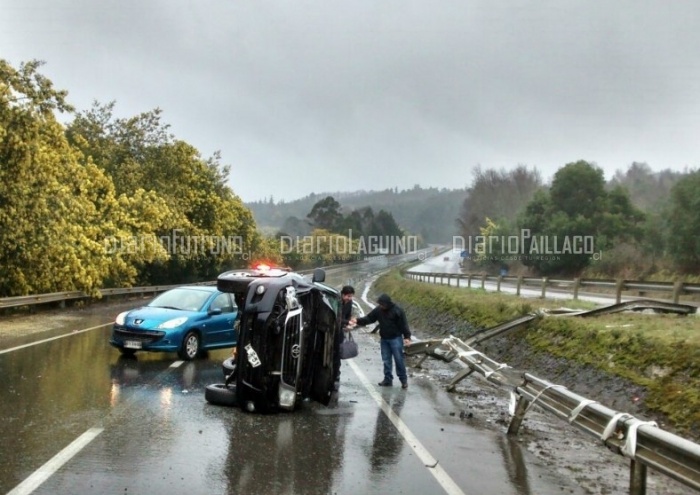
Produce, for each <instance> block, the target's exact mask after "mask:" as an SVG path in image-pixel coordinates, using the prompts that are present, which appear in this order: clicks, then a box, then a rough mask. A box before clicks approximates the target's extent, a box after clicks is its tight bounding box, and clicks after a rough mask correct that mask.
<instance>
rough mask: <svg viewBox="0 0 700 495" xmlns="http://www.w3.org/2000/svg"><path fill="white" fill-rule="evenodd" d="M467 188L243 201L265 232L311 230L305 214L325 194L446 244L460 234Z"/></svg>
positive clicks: (343, 204)
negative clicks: (381, 213) (389, 217)
mask: <svg viewBox="0 0 700 495" xmlns="http://www.w3.org/2000/svg"><path fill="white" fill-rule="evenodd" d="M465 195H466V189H436V188H422V187H420V186H419V185H416V186H414V187H413V188H412V189H405V190H398V189H396V188H394V189H385V190H382V191H355V192H339V191H336V192H327V193H319V194H310V195H308V196H306V197H304V198H300V199H297V200H295V201H287V202H285V201H280V202H275V201H274V199H273V198H268V199H266V200H262V201H254V202H249V203H246V206H247V207H248V208H250V210H251V211H252V212H253V216H254V217H255V221H256V222H257V224H258V225H259V226H260V227H261V229H263V230H264V231H267V232H277V231H283V232H288V233H291V234H294V235H304V234H307V233H309V232H310V230H309V229H310V226H309V223H308V221H307V219H306V215H307V214H308V213H309V212H310V211H311V209H312V208H313V206H314V204H316V203H317V202H318V201H320V200H322V199H323V198H325V197H327V196H331V197H333V198H334V199H335V200H336V201H338V203H339V204H340V209H341V212H343V213H345V214H349V213H350V212H351V211H353V210H358V209H360V208H364V207H370V208H372V209H373V210H375V211H381V210H384V211H386V212H388V213H391V215H392V216H393V217H394V218H395V219H396V222H397V223H398V224H399V226H400V227H401V228H402V229H404V230H405V231H406V232H408V233H411V234H413V235H417V236H420V238H421V239H422V240H423V241H425V242H428V243H445V242H448V241H449V240H450V239H451V238H452V236H453V235H458V234H459V229H458V228H457V224H456V223H455V219H456V218H457V217H458V216H459V211H460V206H461V204H462V201H463V200H464V197H465Z"/></svg>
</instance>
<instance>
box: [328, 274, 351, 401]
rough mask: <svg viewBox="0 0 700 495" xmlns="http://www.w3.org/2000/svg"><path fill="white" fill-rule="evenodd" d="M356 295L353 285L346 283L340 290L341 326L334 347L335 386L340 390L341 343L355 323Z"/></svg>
mask: <svg viewBox="0 0 700 495" xmlns="http://www.w3.org/2000/svg"><path fill="white" fill-rule="evenodd" d="M354 295H355V288H354V287H353V286H352V285H346V286H344V287H343V288H342V289H341V290H340V298H341V300H342V305H341V307H340V327H339V328H338V332H337V334H336V336H335V349H333V377H334V381H335V383H334V386H333V388H334V389H335V390H336V392H337V391H338V389H339V388H340V344H342V343H343V341H344V340H345V332H347V331H348V330H349V327H352V326H353V325H352V324H351V323H350V320H351V319H352V298H353V296H354Z"/></svg>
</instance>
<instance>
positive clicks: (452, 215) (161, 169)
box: [0, 59, 700, 297]
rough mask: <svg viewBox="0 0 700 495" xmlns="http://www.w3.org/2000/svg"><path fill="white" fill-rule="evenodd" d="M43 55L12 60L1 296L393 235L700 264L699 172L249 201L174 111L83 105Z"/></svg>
mask: <svg viewBox="0 0 700 495" xmlns="http://www.w3.org/2000/svg"><path fill="white" fill-rule="evenodd" d="M40 67H41V63H39V62H36V61H31V62H27V63H24V64H21V65H20V67H19V68H15V67H13V66H11V65H10V64H9V63H7V62H6V61H4V60H1V59H0V179H1V180H0V266H2V270H1V271H0V297H6V296H14V295H25V294H36V293H46V292H58V291H70V290H81V291H85V292H87V293H91V294H99V291H100V289H101V288H108V287H124V286H130V285H154V284H166V283H171V284H178V283H187V282H190V281H200V280H212V279H213V278H214V277H215V276H216V275H217V274H218V273H220V272H221V271H224V270H228V269H231V268H235V267H244V266H249V265H250V264H251V263H252V262H253V261H256V260H266V261H269V262H271V263H275V264H283V263H284V264H288V265H289V266H291V267H292V268H300V267H307V266H319V265H322V264H326V263H331V262H333V263H335V262H338V261H348V260H349V258H348V257H343V256H340V257H339V256H338V255H339V254H342V255H344V254H347V253H350V252H351V253H355V254H354V258H353V259H356V258H357V253H359V255H360V256H362V255H363V254H365V253H366V254H374V253H373V252H370V250H367V249H363V248H366V242H367V241H366V239H372V238H377V237H382V236H384V237H402V236H404V237H405V236H412V237H416V238H418V239H420V242H421V244H422V243H425V242H438V243H443V244H447V243H449V242H450V240H452V239H455V238H457V239H461V240H462V241H463V246H462V250H463V252H465V253H467V254H468V255H469V256H467V257H465V262H466V264H465V268H466V269H479V270H486V271H497V270H504V269H505V270H510V271H514V272H515V271H518V272H521V273H524V272H529V273H535V274H543V275H546V274H585V275H587V276H606V277H610V276H615V277H625V278H647V277H657V278H665V279H670V278H675V277H677V276H686V277H687V276H692V275H697V274H698V273H699V272H700V236H698V232H700V171H697V170H686V171H684V172H673V171H670V170H664V171H661V172H653V171H652V170H651V168H650V167H649V166H648V165H646V164H644V163H633V164H632V165H631V166H630V167H629V169H628V170H626V171H619V172H617V173H616V174H615V176H614V177H613V178H612V179H611V180H609V181H607V182H606V181H605V178H604V174H603V171H602V170H601V169H600V168H599V167H597V166H596V165H595V164H594V163H590V162H586V161H576V162H572V163H569V164H566V165H563V166H562V167H561V168H560V169H559V170H558V171H557V172H556V174H555V175H554V177H553V179H552V180H551V182H550V183H544V181H543V180H542V178H541V176H540V174H539V172H538V171H537V169H536V168H528V167H524V166H519V167H516V168H515V169H513V170H509V171H505V170H500V171H498V170H490V169H483V170H482V169H480V168H477V169H476V170H475V171H474V176H473V180H472V182H471V185H470V186H469V187H466V188H464V189H454V190H448V189H441V190H438V189H434V188H427V189H425V188H422V187H420V186H418V185H416V186H415V187H414V188H412V189H409V190H401V191H399V190H397V189H386V190H383V191H369V192H368V191H359V192H354V193H348V192H337V193H324V194H313V195H310V196H307V197H306V198H302V199H300V200H297V201H293V202H289V203H283V202H282V203H275V202H274V200H273V199H272V198H269V199H268V200H265V201H260V202H256V203H250V204H247V205H246V204H243V202H242V201H241V199H240V198H239V197H238V196H237V195H236V194H235V193H234V192H233V190H232V189H231V187H230V182H229V179H230V177H229V175H230V170H229V167H228V166H226V165H224V164H222V163H221V159H220V157H219V156H218V155H216V154H215V155H214V156H211V157H204V156H202V155H201V154H200V152H199V151H198V150H197V149H196V148H195V147H193V146H192V145H190V144H188V143H187V142H184V141H183V140H181V139H178V138H176V137H175V136H173V135H172V134H171V133H170V130H169V126H168V125H167V124H165V123H164V122H163V120H162V112H161V111H160V109H155V110H151V111H146V112H144V113H141V114H139V115H136V116H132V117H128V118H117V117H115V115H114V106H115V103H113V102H111V103H106V104H101V103H98V102H95V103H94V104H93V106H92V107H91V108H90V109H88V110H84V111H76V110H75V109H74V108H72V107H71V105H70V104H68V102H67V92H66V91H63V90H58V89H56V88H54V87H53V84H52V82H51V81H50V80H48V79H47V78H46V77H45V76H43V75H42V74H41V73H40V72H39V69H40ZM59 114H62V115H63V118H62V120H61V121H59V119H58V115H59ZM64 122H66V123H64ZM299 236H302V238H301V239H299ZM485 240H488V243H486V242H484V241H485ZM472 241H475V242H473V243H472ZM480 241H481V242H480ZM470 243H472V244H473V245H472V244H470ZM340 247H342V249H339V248H340ZM409 247H410V248H414V247H415V245H411V246H409ZM552 247H553V249H554V250H553V252H554V256H549V254H551V253H550V252H551V251H552ZM403 249H405V247H403V246H402V247H400V249H399V251H400V250H403ZM380 252H387V248H386V247H385V246H383V247H380ZM388 252H396V250H394V249H393V248H391V249H389V250H388ZM543 253H544V254H545V256H540V255H541V254H543ZM300 254H301V256H300ZM513 254H516V255H518V256H512V255H513ZM523 254H524V256H520V255H523ZM340 258H342V259H340Z"/></svg>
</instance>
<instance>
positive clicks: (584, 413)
mask: <svg viewBox="0 0 700 495" xmlns="http://www.w3.org/2000/svg"><path fill="white" fill-rule="evenodd" d="M636 302H637V303H640V304H637V305H634V307H633V308H631V307H629V305H625V304H622V305H620V304H618V305H613V307H609V308H607V310H606V311H601V310H605V309H606V308H598V309H595V310H592V311H590V312H586V311H584V312H572V313H569V315H570V316H595V315H596V314H598V315H599V314H608V313H613V312H617V311H625V310H630V309H632V310H638V309H654V310H656V311H672V312H677V313H681V314H689V313H687V312H685V311H686V308H673V307H670V306H674V305H670V306H669V303H664V305H665V306H664V307H663V308H660V307H659V308H655V307H654V304H653V303H654V301H636ZM641 303H652V304H650V305H649V307H646V308H645V307H642V304H641ZM676 306H686V305H676ZM690 308H693V307H692V306H691V307H690ZM690 312H694V308H693V310H691V311H690ZM590 313H593V314H590ZM554 314H557V315H561V314H565V313H559V312H555V313H554ZM545 315H546V313H543V312H540V313H538V314H530V315H525V316H522V317H519V318H515V319H513V320H510V321H507V322H505V323H501V324H499V325H496V326H494V327H491V328H487V329H485V330H481V331H479V332H477V333H476V334H474V335H472V336H471V337H470V338H469V339H467V340H466V341H462V340H461V339H459V338H457V337H455V336H450V337H447V338H444V339H431V340H425V341H419V342H414V343H413V344H411V345H410V346H407V347H406V348H405V352H406V354H407V355H419V354H424V355H423V357H422V358H421V359H420V361H419V362H418V363H417V364H416V366H417V367H420V366H421V365H422V363H423V362H424V361H425V359H427V358H428V357H433V358H435V359H438V360H440V361H444V362H456V363H458V364H459V365H460V366H461V367H462V368H463V370H461V371H459V372H457V374H456V375H455V376H454V377H453V378H452V380H451V381H450V382H449V384H448V385H447V389H448V390H454V388H455V387H456V385H457V383H459V382H460V381H461V380H463V379H464V378H466V377H468V376H469V375H471V374H472V373H474V372H478V373H479V374H481V375H482V376H483V377H484V378H486V380H487V381H489V382H491V383H494V384H496V385H498V386H500V387H502V388H506V389H509V390H510V391H511V407H510V411H509V412H510V414H511V421H510V424H509V426H508V431H507V434H508V435H515V434H517V432H518V430H519V428H520V426H521V424H522V422H523V419H524V418H525V414H526V413H527V411H529V410H530V408H531V407H532V406H534V405H536V406H538V407H539V408H541V409H543V410H544V411H546V412H549V413H552V414H554V415H555V416H557V417H559V418H561V419H564V420H566V421H567V422H569V423H570V424H571V425H573V426H575V427H577V428H579V429H581V430H583V431H584V432H586V433H588V434H589V435H593V436H595V437H597V438H599V439H600V440H601V442H602V443H603V444H604V445H605V446H606V447H607V448H609V449H610V450H611V451H613V452H615V453H617V454H620V455H622V456H624V457H627V458H628V459H630V485H629V487H630V488H629V493H630V495H645V494H646V477H647V469H648V468H651V469H654V470H656V471H657V472H659V473H662V474H664V475H666V476H669V477H670V478H673V479H675V480H677V481H679V482H680V483H682V484H684V485H686V486H689V487H691V488H694V489H695V490H699V491H700V445H698V444H696V443H693V442H691V441H689V440H686V439H684V438H682V437H679V436H677V435H675V434H673V433H670V432H667V431H664V430H663V429H661V428H658V427H657V425H656V423H654V422H647V421H641V420H639V419H637V418H635V417H634V416H632V415H630V414H627V413H623V412H618V411H614V410H612V409H610V408H608V407H606V406H604V405H602V404H599V403H598V402H596V401H593V400H590V399H587V398H585V397H582V396H580V395H577V394H575V393H574V392H572V391H570V390H568V389H567V388H566V387H564V386H561V385H557V384H554V383H550V382H548V381H546V380H542V379H540V378H537V377H536V376H534V375H532V374H530V373H523V372H521V371H518V370H515V369H513V368H511V367H509V366H508V365H507V364H505V363H499V362H497V361H495V360H493V359H491V358H490V357H488V356H486V355H485V354H484V353H482V352H481V351H479V350H477V349H475V348H473V347H472V345H474V344H478V343H480V342H483V341H484V340H487V339H489V338H492V337H495V336H497V335H503V334H505V333H507V332H509V331H512V330H515V329H517V328H521V327H523V326H525V325H527V324H529V323H531V322H533V321H534V320H536V319H537V318H541V317H543V316H545Z"/></svg>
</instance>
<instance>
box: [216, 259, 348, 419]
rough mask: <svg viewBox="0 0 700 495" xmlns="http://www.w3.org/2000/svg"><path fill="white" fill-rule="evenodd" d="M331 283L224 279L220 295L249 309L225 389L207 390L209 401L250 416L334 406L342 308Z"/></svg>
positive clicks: (264, 273)
mask: <svg viewBox="0 0 700 495" xmlns="http://www.w3.org/2000/svg"><path fill="white" fill-rule="evenodd" d="M324 280H325V272H324V271H323V270H322V269H317V270H316V271H315V272H314V274H313V276H311V277H310V278H307V277H304V276H302V275H300V274H298V273H294V272H289V271H286V270H282V269H276V268H265V269H255V270H243V271H230V272H226V273H222V274H221V275H219V277H218V279H217V288H218V289H219V290H220V291H222V292H229V293H232V294H234V298H235V300H236V302H237V304H238V306H239V308H242V309H240V310H239V315H240V316H239V318H240V320H239V321H238V322H237V327H238V333H239V334H238V343H237V346H236V348H235V352H234V356H235V358H234V359H229V360H227V361H226V362H225V363H224V366H223V368H224V373H225V375H226V377H225V381H224V383H219V384H212V385H209V386H207V387H206V390H205V398H206V400H207V401H208V402H210V403H213V404H218V405H230V406H239V407H241V408H242V409H244V410H246V411H249V412H271V411H274V410H279V409H281V410H293V409H295V408H296V407H298V406H299V404H300V403H301V402H302V401H303V400H304V399H310V400H314V401H317V402H320V403H322V404H325V405H327V404H328V403H329V402H330V400H331V396H332V393H333V385H334V377H333V352H334V349H335V346H334V344H335V338H336V328H337V326H338V325H339V324H340V323H339V322H340V319H339V315H340V306H341V301H340V294H339V292H338V291H337V290H336V289H334V288H332V287H329V286H327V285H325V284H324V283H323V282H324Z"/></svg>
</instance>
